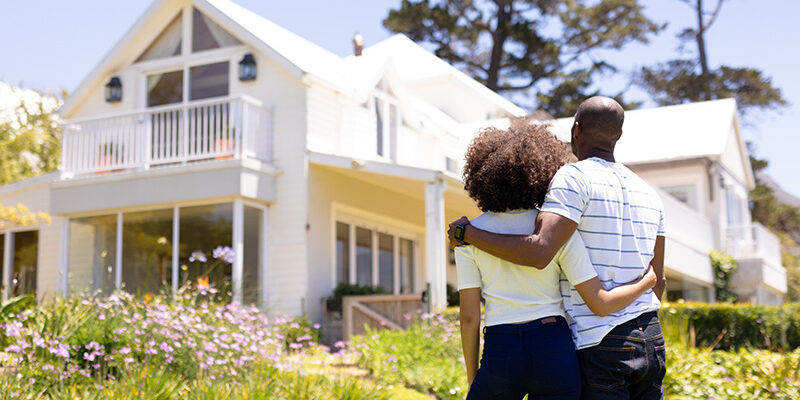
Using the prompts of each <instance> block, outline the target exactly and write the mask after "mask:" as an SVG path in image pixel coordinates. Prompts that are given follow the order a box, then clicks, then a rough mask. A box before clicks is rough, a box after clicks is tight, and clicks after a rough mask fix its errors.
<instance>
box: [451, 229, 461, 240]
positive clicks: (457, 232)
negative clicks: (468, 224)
mask: <svg viewBox="0 0 800 400" xmlns="http://www.w3.org/2000/svg"><path fill="white" fill-rule="evenodd" d="M453 236H455V237H456V239H458V240H464V227H463V226H457V227H456V231H455V233H454V235H453Z"/></svg>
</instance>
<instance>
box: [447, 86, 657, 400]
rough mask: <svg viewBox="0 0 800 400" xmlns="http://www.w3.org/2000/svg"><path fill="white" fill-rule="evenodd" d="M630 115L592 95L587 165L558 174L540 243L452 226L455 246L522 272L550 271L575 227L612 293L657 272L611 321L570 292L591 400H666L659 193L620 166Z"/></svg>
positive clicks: (583, 154) (464, 222) (584, 121)
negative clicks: (619, 147) (618, 151)
mask: <svg viewBox="0 0 800 400" xmlns="http://www.w3.org/2000/svg"><path fill="white" fill-rule="evenodd" d="M623 120H624V111H623V110H622V107H621V106H620V105H619V104H618V103H617V102H616V101H614V100H613V99H610V98H608V97H600V96H597V97H592V98H590V99H588V100H586V101H584V102H583V103H582V104H581V105H580V107H579V108H578V112H577V113H576V114H575V122H574V124H573V126H572V149H573V152H574V153H575V155H576V156H577V157H578V159H579V160H580V161H578V162H577V163H574V164H567V165H565V166H563V167H562V168H561V169H560V170H559V171H558V173H556V175H555V177H554V178H553V180H552V182H551V183H550V189H549V190H548V193H547V197H546V199H545V203H544V205H543V206H542V209H541V212H540V213H539V215H538V217H537V219H536V227H535V231H534V233H533V234H532V235H501V234H495V233H490V232H486V231H483V230H480V229H477V228H475V227H473V226H471V225H469V220H468V219H466V217H462V218H461V219H459V220H457V221H454V222H452V223H451V224H450V230H449V232H448V234H449V236H450V242H451V245H460V244H464V243H469V244H471V245H474V246H475V247H477V248H479V249H481V250H483V251H486V252H488V253H490V254H493V255H495V256H497V257H500V258H503V259H505V260H508V261H510V262H513V263H515V264H519V265H525V266H531V267H534V268H539V269H542V268H544V267H545V266H547V264H548V263H549V262H550V260H551V259H552V258H553V256H554V255H555V254H556V252H558V250H559V249H560V248H561V247H562V246H563V245H564V243H566V241H567V240H568V239H569V237H570V235H572V233H573V232H574V231H575V230H576V229H577V230H578V232H579V234H580V235H581V237H582V238H583V241H584V243H585V244H586V248H587V249H588V250H589V258H590V259H591V261H592V264H593V265H594V268H595V270H596V271H597V274H598V276H599V277H600V280H601V281H602V282H603V284H604V286H605V287H606V288H611V287H615V286H617V285H620V284H622V283H625V282H629V281H631V280H634V279H636V278H638V277H640V276H641V275H642V274H644V273H645V272H646V271H647V269H648V267H649V266H652V268H653V269H654V271H655V273H656V275H657V277H658V283H657V284H656V286H655V288H654V289H653V290H652V291H648V292H646V293H645V294H644V295H642V296H641V297H640V298H638V299H637V300H636V301H634V302H633V303H632V304H631V305H629V306H628V307H626V308H624V309H622V310H621V311H618V312H615V313H612V314H609V315H607V316H605V317H600V316H597V315H595V314H594V313H592V312H591V310H589V309H588V307H587V306H586V304H585V302H584V301H583V300H582V299H581V298H580V295H578V294H577V292H576V291H575V289H574V288H570V287H569V286H568V285H566V284H565V285H563V287H562V295H563V296H564V307H565V309H566V311H567V313H568V315H569V316H570V317H571V320H572V321H571V323H570V328H571V330H572V333H573V335H574V336H575V342H576V344H577V348H578V358H579V360H580V363H581V370H582V375H583V381H584V385H583V398H585V399H629V398H631V399H660V398H662V397H663V395H662V391H661V382H662V380H663V377H664V373H665V372H666V367H665V354H664V339H663V337H662V334H661V327H660V325H659V323H658V316H657V314H656V311H657V310H658V308H659V306H660V299H661V294H662V292H663V290H664V287H665V285H666V280H665V278H664V213H663V205H662V203H661V199H660V198H659V196H658V194H657V193H656V192H655V191H654V190H653V189H652V188H651V187H650V186H649V185H647V184H646V183H645V182H644V181H643V180H642V179H641V178H639V177H638V176H636V175H635V174H634V173H633V172H631V171H630V170H629V169H627V168H626V167H624V166H623V165H622V164H618V163H616V162H615V159H614V147H615V145H616V143H617V141H618V140H619V138H620V136H621V135H622V123H623Z"/></svg>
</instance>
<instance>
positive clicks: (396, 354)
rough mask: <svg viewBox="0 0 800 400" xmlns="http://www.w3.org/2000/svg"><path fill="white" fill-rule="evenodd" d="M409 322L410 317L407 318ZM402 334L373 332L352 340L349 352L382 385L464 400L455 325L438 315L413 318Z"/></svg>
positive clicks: (462, 370)
mask: <svg viewBox="0 0 800 400" xmlns="http://www.w3.org/2000/svg"><path fill="white" fill-rule="evenodd" d="M406 318H412V316H406ZM414 318H417V321H416V322H415V323H414V324H413V325H412V326H411V327H409V328H408V329H406V330H404V331H391V330H383V331H378V332H376V331H372V330H369V329H367V334H366V335H364V336H358V337H355V338H354V339H353V340H352V343H351V344H350V350H351V351H353V352H354V353H355V356H356V357H357V358H358V365H359V366H361V367H363V368H366V369H367V370H369V371H370V372H371V373H372V374H373V376H374V377H375V379H377V380H378V381H379V382H382V383H385V384H393V385H400V386H406V387H410V388H413V389H415V390H418V391H421V392H427V393H432V394H434V395H436V396H437V398H440V399H463V398H464V397H465V396H466V394H467V392H466V389H467V379H466V370H465V369H464V364H463V357H462V355H461V335H460V333H459V330H458V325H457V324H453V323H452V322H450V321H448V320H447V319H446V318H445V317H444V316H443V315H442V314H441V313H437V314H433V315H430V314H422V315H421V316H415V317H414Z"/></svg>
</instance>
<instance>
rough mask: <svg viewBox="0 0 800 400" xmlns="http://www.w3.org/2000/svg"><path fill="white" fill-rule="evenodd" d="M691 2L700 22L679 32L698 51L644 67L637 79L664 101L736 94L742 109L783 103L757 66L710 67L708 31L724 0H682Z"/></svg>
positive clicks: (784, 102)
mask: <svg viewBox="0 0 800 400" xmlns="http://www.w3.org/2000/svg"><path fill="white" fill-rule="evenodd" d="M681 1H682V2H684V3H687V4H689V5H690V6H691V7H692V8H693V9H694V11H695V14H696V16H697V26H696V27H695V28H687V29H685V30H684V31H682V32H681V33H680V35H678V37H679V39H680V40H681V42H682V43H686V42H689V41H694V42H695V44H696V45H697V55H696V57H694V58H688V59H684V58H680V59H675V60H670V61H668V62H666V63H662V64H658V65H654V66H650V67H643V68H642V69H641V71H640V72H639V73H638V74H637V76H636V79H635V82H636V83H637V84H638V85H639V86H641V87H643V88H644V89H645V90H647V91H648V92H649V93H650V94H651V95H652V96H653V98H654V100H655V101H656V102H658V103H659V104H661V105H672V104H678V103H685V102H697V101H703V100H714V99H722V98H728V97H734V98H736V102H737V104H738V106H739V108H740V110H741V111H742V112H745V111H747V110H749V109H752V108H758V109H763V110H769V109H774V108H778V107H781V106H784V105H785V104H786V100H784V98H783V95H782V94H781V90H780V89H778V88H776V87H774V86H773V85H772V81H771V80H770V78H768V77H766V76H764V74H763V73H762V72H761V71H759V70H757V69H755V68H747V67H731V66H727V65H721V66H719V67H718V68H716V69H711V68H710V67H709V62H708V58H707V56H706V44H705V34H706V31H707V30H708V29H709V28H710V27H711V25H712V24H713V23H714V22H715V21H716V19H717V17H718V16H719V13H720V10H721V8H722V3H723V2H724V0H717V2H716V7H715V9H714V11H711V12H709V11H707V10H706V9H704V8H703V1H702V0H681Z"/></svg>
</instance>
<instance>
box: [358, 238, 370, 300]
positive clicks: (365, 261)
mask: <svg viewBox="0 0 800 400" xmlns="http://www.w3.org/2000/svg"><path fill="white" fill-rule="evenodd" d="M356 283H357V284H359V285H369V286H372V231H371V230H369V229H364V228H361V227H356Z"/></svg>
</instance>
